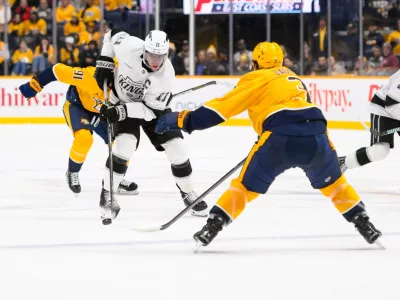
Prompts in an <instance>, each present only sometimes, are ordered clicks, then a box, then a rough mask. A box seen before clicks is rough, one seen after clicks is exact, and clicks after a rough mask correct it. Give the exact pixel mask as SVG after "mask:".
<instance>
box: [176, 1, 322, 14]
mask: <svg viewBox="0 0 400 300" xmlns="http://www.w3.org/2000/svg"><path fill="white" fill-rule="evenodd" d="M191 1H192V0H184V1H183V12H184V13H185V14H187V15H188V14H190V2H191ZM231 5H232V10H233V13H234V14H266V13H267V11H268V10H269V12H270V13H271V14H279V13H300V12H301V9H302V7H303V12H304V13H311V12H316V13H318V12H320V10H321V9H320V6H319V0H303V3H302V1H301V0H196V1H195V5H194V10H195V13H196V14H229V13H230V11H231Z"/></svg>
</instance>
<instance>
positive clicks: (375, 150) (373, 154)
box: [367, 143, 390, 161]
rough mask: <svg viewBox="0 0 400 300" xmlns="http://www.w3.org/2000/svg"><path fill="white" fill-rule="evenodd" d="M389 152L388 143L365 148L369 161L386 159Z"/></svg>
mask: <svg viewBox="0 0 400 300" xmlns="http://www.w3.org/2000/svg"><path fill="white" fill-rule="evenodd" d="M389 152H390V144H389V143H377V144H374V145H372V146H371V147H369V148H367V153H368V156H369V158H370V159H371V161H378V160H382V159H384V158H386V157H387V156H388V155H389Z"/></svg>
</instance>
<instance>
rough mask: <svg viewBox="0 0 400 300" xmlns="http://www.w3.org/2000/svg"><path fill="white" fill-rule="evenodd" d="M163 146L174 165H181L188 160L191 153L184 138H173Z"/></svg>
mask: <svg viewBox="0 0 400 300" xmlns="http://www.w3.org/2000/svg"><path fill="white" fill-rule="evenodd" d="M161 146H162V147H163V148H164V149H165V154H166V155H167V157H168V159H169V161H170V162H171V164H172V165H181V164H183V163H185V162H186V161H188V159H189V154H188V151H187V148H186V144H185V142H184V140H183V139H181V138H176V139H172V140H170V141H168V142H166V143H165V144H162V145H161Z"/></svg>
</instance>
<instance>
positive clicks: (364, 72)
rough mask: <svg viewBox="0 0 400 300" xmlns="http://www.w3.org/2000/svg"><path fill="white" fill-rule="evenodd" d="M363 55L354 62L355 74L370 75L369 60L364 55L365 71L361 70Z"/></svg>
mask: <svg viewBox="0 0 400 300" xmlns="http://www.w3.org/2000/svg"><path fill="white" fill-rule="evenodd" d="M360 63H361V57H360V56H359V57H358V58H357V59H356V61H355V63H354V71H353V75H368V62H367V58H366V57H365V56H364V57H363V72H362V73H361V72H360V69H361V68H360Z"/></svg>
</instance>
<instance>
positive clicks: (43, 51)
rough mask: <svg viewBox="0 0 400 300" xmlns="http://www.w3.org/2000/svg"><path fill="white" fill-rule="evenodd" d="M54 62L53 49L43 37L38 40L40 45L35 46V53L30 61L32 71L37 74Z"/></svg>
mask: <svg viewBox="0 0 400 300" xmlns="http://www.w3.org/2000/svg"><path fill="white" fill-rule="evenodd" d="M52 64H54V49H53V46H52V45H50V43H49V39H48V38H47V37H43V38H42V39H41V41H40V45H38V46H36V49H35V54H34V58H33V62H32V73H33V74H39V73H41V72H42V71H44V69H46V68H48V67H50V66H51V65H52Z"/></svg>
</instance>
